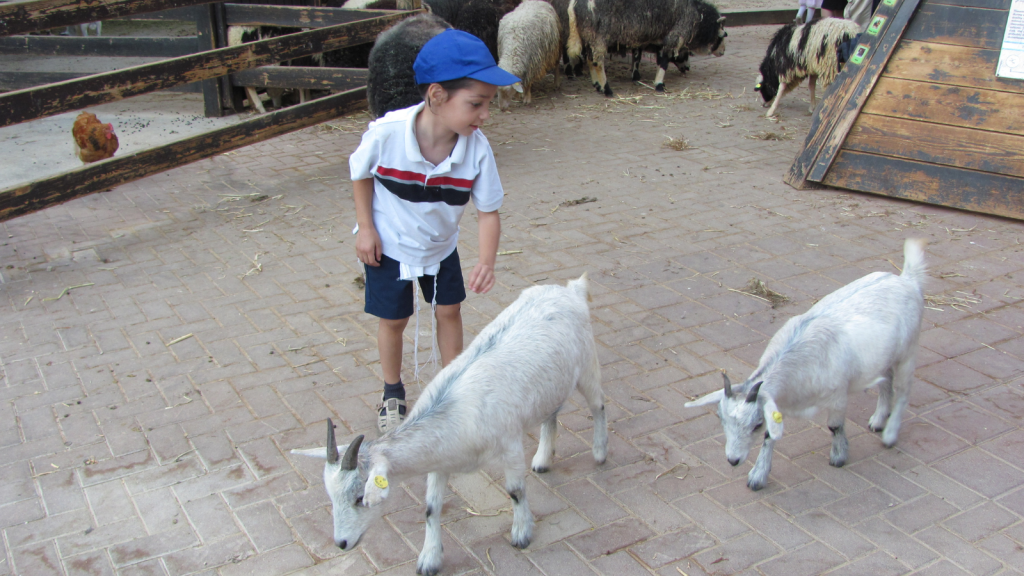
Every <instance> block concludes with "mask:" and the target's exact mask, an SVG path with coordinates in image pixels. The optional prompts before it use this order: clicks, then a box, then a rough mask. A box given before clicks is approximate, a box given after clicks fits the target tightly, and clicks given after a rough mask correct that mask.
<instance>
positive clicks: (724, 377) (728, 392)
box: [722, 372, 732, 398]
mask: <svg viewBox="0 0 1024 576" xmlns="http://www.w3.org/2000/svg"><path fill="white" fill-rule="evenodd" d="M722 380H725V397H726V398H732V382H730V381H729V377H728V376H727V375H726V374H725V372H722Z"/></svg>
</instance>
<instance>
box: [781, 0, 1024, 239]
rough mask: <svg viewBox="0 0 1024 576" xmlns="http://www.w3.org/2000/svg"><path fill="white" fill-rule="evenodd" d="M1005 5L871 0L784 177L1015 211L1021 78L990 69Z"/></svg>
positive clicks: (1020, 172) (1023, 182) (998, 1)
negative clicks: (867, 20) (873, 5)
mask: <svg viewBox="0 0 1024 576" xmlns="http://www.w3.org/2000/svg"><path fill="white" fill-rule="evenodd" d="M1010 4H1011V0H883V2H882V3H881V4H880V5H879V7H878V10H877V12H876V13H875V15H874V16H873V20H872V22H871V25H870V26H869V29H868V32H867V33H865V34H864V36H862V40H861V41H860V42H861V43H860V45H859V46H858V48H857V51H856V52H855V53H854V55H853V57H852V58H851V61H850V62H848V63H847V64H846V67H845V69H844V70H843V71H842V73H841V74H840V75H839V77H838V78H837V79H836V82H835V83H834V84H832V86H830V87H829V89H828V90H827V91H826V93H825V97H824V98H823V103H822V106H821V108H819V110H818V111H817V115H816V116H815V118H814V119H813V121H812V124H811V129H810V132H809V134H808V136H807V140H806V142H805V144H804V149H803V151H802V152H801V153H800V154H799V155H798V157H797V158H796V160H795V161H794V162H793V165H792V166H791V167H790V170H789V173H788V174H787V176H786V182H787V183H789V184H790V185H792V186H794V187H796V188H807V187H811V186H815V185H821V184H824V185H827V186H833V187H836V188H846V189H849V190H856V191H861V192H870V193H873V194H881V195H884V196H892V197H896V198H905V199H908V200H914V201H918V202H926V203H929V204H938V205H942V206H949V207H953V208H959V209H962V210H970V211H973V212H982V213H986V214H994V215H998V216H1005V217H1009V218H1016V219H1024V81H1021V80H1015V79H1008V78H1002V77H997V76H996V66H997V62H998V61H999V55H1000V47H1001V45H1002V42H1003V36H1004V32H1005V29H1006V26H1007V21H1008V18H1009V17H1010ZM1018 17H1020V16H1018ZM865 39H866V40H865Z"/></svg>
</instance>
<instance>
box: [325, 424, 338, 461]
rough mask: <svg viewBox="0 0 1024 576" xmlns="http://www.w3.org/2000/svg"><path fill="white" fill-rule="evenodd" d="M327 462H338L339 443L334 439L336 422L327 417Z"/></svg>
mask: <svg viewBox="0 0 1024 576" xmlns="http://www.w3.org/2000/svg"><path fill="white" fill-rule="evenodd" d="M327 463H328V464H337V463H338V443H337V442H335V440H334V422H331V419H330V418H328V419H327Z"/></svg>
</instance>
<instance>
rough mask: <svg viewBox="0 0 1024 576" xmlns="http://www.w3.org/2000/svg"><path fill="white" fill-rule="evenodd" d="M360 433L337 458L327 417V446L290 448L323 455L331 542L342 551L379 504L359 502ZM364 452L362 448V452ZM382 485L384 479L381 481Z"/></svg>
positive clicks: (362, 486)
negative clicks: (331, 509) (331, 518)
mask: <svg viewBox="0 0 1024 576" xmlns="http://www.w3.org/2000/svg"><path fill="white" fill-rule="evenodd" d="M362 444H363V436H362V435H359V436H356V438H355V440H353V441H352V443H351V444H349V445H348V446H344V447H342V448H343V449H344V456H342V457H341V458H339V457H338V453H339V450H338V445H337V443H336V442H335V440H334V423H333V422H331V420H330V418H328V419H327V447H326V448H307V449H302V450H292V453H293V454H302V455H304V456H313V457H317V458H325V457H326V458H327V462H326V463H325V464H324V487H325V488H326V489H327V495H328V496H330V498H331V504H332V505H333V507H334V543H335V544H336V545H337V546H338V548H341V549H342V550H351V549H352V548H355V546H356V544H358V543H359V539H360V538H362V537H363V534H364V533H365V532H366V530H367V529H368V528H369V527H370V524H372V523H373V522H374V520H376V519H377V518H378V517H379V516H380V511H381V507H380V506H368V505H365V504H364V502H363V499H364V491H365V486H366V484H367V481H366V478H367V472H366V469H365V465H364V466H362V467H360V465H359V448H360V446H362ZM364 452H365V451H364ZM383 483H384V487H386V486H387V480H384V482H383Z"/></svg>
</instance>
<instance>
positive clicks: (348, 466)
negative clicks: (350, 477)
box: [341, 434, 363, 470]
mask: <svg viewBox="0 0 1024 576" xmlns="http://www.w3.org/2000/svg"><path fill="white" fill-rule="evenodd" d="M362 443H363V435H362V434H360V435H359V436H356V439H355V440H353V441H352V443H351V444H349V445H348V450H346V451H345V457H344V458H342V459H341V469H342V470H355V469H356V464H358V463H359V445H360V444H362Z"/></svg>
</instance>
